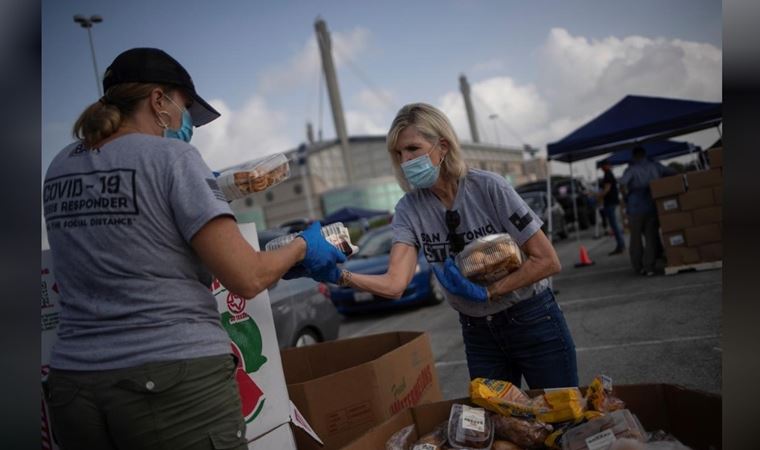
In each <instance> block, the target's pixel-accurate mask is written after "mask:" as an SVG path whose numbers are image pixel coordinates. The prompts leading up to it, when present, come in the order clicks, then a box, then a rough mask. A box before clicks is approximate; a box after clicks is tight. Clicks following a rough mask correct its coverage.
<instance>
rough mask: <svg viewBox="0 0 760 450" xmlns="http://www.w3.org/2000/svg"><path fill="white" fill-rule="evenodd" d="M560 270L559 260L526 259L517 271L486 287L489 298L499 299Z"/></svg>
mask: <svg viewBox="0 0 760 450" xmlns="http://www.w3.org/2000/svg"><path fill="white" fill-rule="evenodd" d="M561 269H562V267H561V265H560V263H559V260H558V259H556V258H537V257H528V259H527V260H526V261H525V262H524V263H523V264H522V266H520V268H519V269H517V270H516V271H514V272H512V273H510V274H509V275H507V276H506V277H504V278H502V279H501V280H498V281H496V282H494V283H492V284H490V285H489V286H488V287H487V289H488V295H489V298H495V297H499V296H502V295H505V294H508V293H510V292H512V291H514V290H515V289H520V288H522V287H525V286H528V285H530V284H533V283H535V282H536V281H539V280H542V279H544V278H546V277H549V276H552V275H554V274H555V273H557V272H559V271H560V270H561Z"/></svg>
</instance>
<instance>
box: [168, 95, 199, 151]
mask: <svg viewBox="0 0 760 450" xmlns="http://www.w3.org/2000/svg"><path fill="white" fill-rule="evenodd" d="M166 98H167V99H169V101H170V102H172V104H173V105H174V106H176V107H177V109H179V110H180V111H182V125H180V127H179V130H172V129H171V128H169V127H166V128H164V137H167V138H174V139H179V140H181V141H185V142H190V139H191V138H192V137H193V118H192V116H191V115H190V112H189V111H188V110H187V109H186V108H180V107H179V105H177V104H176V103H175V102H174V100H172V99H171V97H169V96H168V95H167V96H166Z"/></svg>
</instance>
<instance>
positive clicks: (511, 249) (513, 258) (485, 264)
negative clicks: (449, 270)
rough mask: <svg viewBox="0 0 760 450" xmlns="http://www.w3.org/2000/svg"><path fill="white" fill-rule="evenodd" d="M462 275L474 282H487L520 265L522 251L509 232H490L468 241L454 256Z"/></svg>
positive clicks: (499, 277) (501, 276)
mask: <svg viewBox="0 0 760 450" xmlns="http://www.w3.org/2000/svg"><path fill="white" fill-rule="evenodd" d="M456 264H457V267H458V268H459V270H460V271H461V272H462V275H464V276H465V277H467V278H468V279H470V280H471V281H473V282H475V283H480V284H488V283H492V282H494V281H496V280H498V279H501V278H503V277H504V276H506V275H507V274H508V273H511V272H514V271H515V270H517V269H518V268H519V267H520V265H522V252H521V251H520V247H518V246H517V243H515V241H514V240H513V239H512V237H511V236H510V235H509V234H506V233H499V234H490V235H488V236H484V237H481V238H478V239H475V240H474V241H472V242H470V243H468V244H467V245H466V246H465V247H464V249H463V250H462V252H461V253H459V254H458V255H457V256H456Z"/></svg>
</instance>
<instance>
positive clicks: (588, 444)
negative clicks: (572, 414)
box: [562, 409, 646, 450]
mask: <svg viewBox="0 0 760 450" xmlns="http://www.w3.org/2000/svg"><path fill="white" fill-rule="evenodd" d="M620 438H630V439H636V440H638V441H641V442H644V441H646V432H645V431H644V427H642V426H641V423H640V422H639V419H638V418H637V417H636V416H635V415H634V414H632V413H631V412H630V411H629V410H627V409H619V410H617V411H613V412H611V413H608V414H604V415H603V416H601V417H598V418H596V419H594V420H591V421H589V422H586V423H584V424H582V425H578V426H577V427H573V428H570V429H569V430H567V431H566V432H565V434H564V436H562V450H585V449H605V448H609V446H611V445H612V443H613V442H615V440H617V439H620Z"/></svg>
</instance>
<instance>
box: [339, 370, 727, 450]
mask: <svg viewBox="0 0 760 450" xmlns="http://www.w3.org/2000/svg"><path fill="white" fill-rule="evenodd" d="M581 391H585V389H584V388H581ZM542 392H543V391H540V390H533V391H528V392H527V393H528V395H530V396H536V395H539V394H541V393H542ZM613 394H614V395H615V396H616V397H618V398H620V399H621V400H623V401H624V402H625V406H626V408H627V409H628V410H630V412H631V413H633V414H635V415H636V417H637V418H638V420H639V422H640V423H641V425H642V427H643V428H644V430H646V431H647V432H655V431H658V430H663V431H665V432H668V433H670V434H672V435H673V436H675V437H676V438H677V439H678V440H679V441H680V442H681V443H683V444H685V445H687V446H689V447H691V448H692V449H694V450H708V449H719V448H721V447H722V401H721V396H720V395H716V394H711V393H708V392H704V391H698V390H692V389H687V388H685V387H682V386H678V385H672V384H629V385H616V386H615V388H614V391H613ZM455 403H462V404H466V405H473V404H472V403H471V402H470V399H469V398H467V397H465V398H460V399H454V400H445V401H441V402H435V403H429V404H425V405H420V406H416V407H413V408H410V409H407V410H404V411H402V412H401V413H399V414H396V415H395V416H393V417H391V418H390V419H388V420H386V421H385V422H383V423H381V424H379V425H377V426H375V427H373V428H372V429H370V430H368V431H367V432H366V433H364V435H363V436H361V437H360V438H358V439H356V440H354V441H353V442H351V443H349V444H347V445H346V446H344V447H343V448H342V450H385V449H386V446H385V444H386V442H387V441H388V439H389V438H390V437H391V436H392V435H393V434H394V433H396V432H397V431H399V430H401V429H402V428H404V427H407V426H410V425H412V426H413V431H412V433H413V436H412V438H411V439H412V442H414V441H416V440H417V439H418V438H419V437H421V436H423V435H425V434H427V433H429V432H430V431H432V430H433V429H434V428H435V427H436V426H438V425H439V424H441V423H442V422H443V421H445V420H447V419H448V418H449V413H450V411H451V406H452V405H453V404H455ZM600 434H601V433H600ZM592 448H607V447H592ZM642 448H643V447H642Z"/></svg>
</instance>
